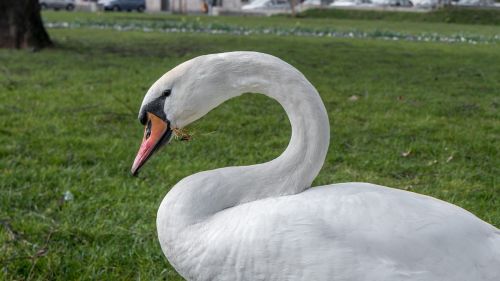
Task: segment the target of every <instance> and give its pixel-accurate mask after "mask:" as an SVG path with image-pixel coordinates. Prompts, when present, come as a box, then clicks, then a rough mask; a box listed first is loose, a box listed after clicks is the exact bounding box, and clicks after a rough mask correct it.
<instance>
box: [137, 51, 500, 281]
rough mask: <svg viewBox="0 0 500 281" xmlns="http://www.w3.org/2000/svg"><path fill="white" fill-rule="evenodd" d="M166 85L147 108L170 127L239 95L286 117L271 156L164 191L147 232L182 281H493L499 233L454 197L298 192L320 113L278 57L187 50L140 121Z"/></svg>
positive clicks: (354, 190) (316, 161)
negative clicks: (158, 105)
mask: <svg viewBox="0 0 500 281" xmlns="http://www.w3.org/2000/svg"><path fill="white" fill-rule="evenodd" d="M165 89H171V92H172V96H171V97H167V98H166V99H164V100H165V101H164V104H163V108H162V109H163V111H164V112H160V113H158V114H156V115H161V114H163V115H164V116H165V118H162V119H164V121H165V122H166V123H168V124H169V126H171V127H173V128H177V127H184V126H185V125H187V124H189V123H191V122H193V121H195V120H196V119H198V118H200V117H201V116H203V115H204V114H206V113H207V112H208V111H210V110H211V109H213V108H214V107H216V106H217V105H219V104H220V103H222V102H224V101H225V100H227V99H229V98H232V97H234V96H238V95H240V94H242V93H245V92H258V93H262V94H265V95H267V96H270V97H271V98H274V99H276V100H277V101H278V102H279V103H280V104H281V105H282V106H283V107H284V109H285V111H286V113H287V114H288V117H289V118H290V123H291V125H292V138H291V141H290V144H289V146H288V147H287V149H286V151H285V152H284V153H283V154H282V155H281V156H280V157H278V158H276V159H274V160H272V161H270V162H267V163H263V164H258V165H253V166H246V167H228V168H222V169H217V170H213V171H206V172H201V173H198V174H194V175H191V176H189V177H187V178H185V179H183V180H181V181H180V182H179V183H178V184H177V185H176V186H174V187H173V188H172V190H171V191H170V192H169V193H168V194H167V196H166V197H165V198H164V200H163V202H162V204H161V206H160V208H159V210H158V216H157V228H158V237H159V240H160V244H161V247H162V250H163V252H164V253H165V255H166V256H167V258H168V260H169V261H170V263H171V264H172V265H173V266H174V267H175V269H176V270H177V271H178V272H179V273H180V274H181V275H182V276H183V277H185V278H186V279H188V280H228V281H229V280H231V281H233V280H287V281H291V280H334V281H335V280H343V281H376V280H381V281H396V280H398V281H400V280H422V281H423V280H425V281H438V280H439V281H441V280H443V281H445V280H450V281H452V280H453V281H459V280H463V281H471V280H484V281H498V280H500V231H499V230H498V229H496V228H495V227H493V226H491V225H489V224H487V223H486V222H483V221H481V220H480V219H478V218H477V217H475V216H474V215H472V214H471V213H469V212H467V211H465V210H463V209H461V208H459V207H457V206H455V205H452V204H449V203H446V202H443V201H440V200H437V199H434V198H432V197H427V196H423V195H419V194H416V193H411V192H406V191H401V190H397V189H392V188H388V187H382V186H377V185H373V184H368V183H344V184H334V185H328V186H322V187H315V188H311V189H308V188H309V187H310V185H311V183H312V181H313V179H314V178H315V177H316V175H317V173H318V172H319V170H320V169H321V166H322V164H323V161H324V159H325V155H326V152H327V148H328V143H329V124H328V118H327V114H326V110H325V108H324V105H323V103H322V101H321V99H320V97H319V95H318V93H317V92H316V90H315V89H314V87H313V86H312V85H311V84H310V83H309V82H308V81H307V80H306V79H305V77H304V76H303V75H302V74H301V73H300V72H298V71H297V70H296V69H295V68H293V67H292V66H290V65H288V64H286V63H285V62H283V61H281V60H279V59H277V58H275V57H272V56H269V55H265V54H260V53H253V52H233V53H225V54H216V55H208V56H203V57H198V58H195V59H193V60H191V61H188V62H186V63H184V64H182V65H180V66H178V67H176V68H175V69H173V70H172V71H170V72H168V73H167V74H165V75H164V76H163V77H162V78H160V79H159V80H158V81H157V82H156V83H155V84H154V85H153V86H152V87H151V89H150V90H149V92H148V94H147V95H146V98H145V99H144V102H143V106H142V108H141V119H144V118H145V117H144V114H145V112H148V108H152V107H151V106H150V105H151V104H155V101H156V100H157V99H159V98H161V93H162V91H164V90H165ZM175 95H177V96H175ZM160 123H161V122H160ZM168 128H169V127H167V129H164V131H165V130H166V132H167V133H168ZM167 133H165V134H167ZM153 134H154V132H153ZM145 142H148V140H147V137H145ZM150 142H153V141H150ZM143 146H144V147H146V148H142V147H141V151H143V150H144V151H146V152H144V153H146V154H147V155H146V156H148V155H149V153H151V152H150V151H151V149H149V146H150V145H149V144H148V145H143ZM148 149H149V150H148ZM141 151H140V153H139V154H141V153H142V152H141ZM139 158H140V157H139V156H138V159H139ZM143 158H144V157H143ZM145 159H147V157H146V158H145ZM144 161H145V160H142V158H141V159H140V160H136V162H137V163H134V168H133V172H136V171H137V169H138V167H140V166H141V165H142V164H143V163H144Z"/></svg>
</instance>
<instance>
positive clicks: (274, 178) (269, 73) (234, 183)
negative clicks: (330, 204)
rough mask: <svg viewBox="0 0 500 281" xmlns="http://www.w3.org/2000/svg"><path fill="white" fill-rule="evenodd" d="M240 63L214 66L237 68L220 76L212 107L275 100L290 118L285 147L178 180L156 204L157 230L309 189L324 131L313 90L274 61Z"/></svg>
mask: <svg viewBox="0 0 500 281" xmlns="http://www.w3.org/2000/svg"><path fill="white" fill-rule="evenodd" d="M245 59H246V57H245V56H241V55H240V56H237V57H232V58H228V59H227V60H222V62H220V60H219V61H218V64H216V66H215V67H217V68H219V69H221V68H220V67H221V65H220V64H223V63H229V62H231V64H234V63H235V60H236V61H237V62H238V68H237V69H233V70H234V71H232V72H231V73H226V74H225V75H226V76H225V77H224V79H223V80H224V81H230V82H226V83H225V85H224V87H225V88H226V89H225V90H226V91H225V94H224V98H223V99H221V100H220V101H219V102H217V103H218V104H220V103H222V102H223V101H225V100H227V99H229V98H232V97H235V96H239V95H241V94H242V93H246V92H254V93H261V94H264V95H266V96H269V97H271V98H273V99H275V100H276V101H278V102H279V103H280V104H281V105H282V106H283V108H284V109H285V112H286V114H287V115H288V118H289V119H290V124H291V127H292V136H291V140H290V143H289V145H288V147H287V148H286V150H285V151H284V152H283V153H282V154H281V155H280V156H279V157H278V158H276V159H274V160H272V161H269V162H266V163H263V164H257V165H252V166H240V167H226V168H221V169H216V170H212V171H206V172H201V173H198V174H194V175H191V176H189V177H187V178H185V179H183V180H182V181H180V182H179V183H178V184H177V185H176V186H175V187H174V188H172V190H171V191H170V192H169V193H168V194H167V196H166V197H165V199H164V201H163V202H162V206H160V210H159V214H158V215H159V216H158V219H159V222H158V223H159V224H158V227H167V225H170V226H173V225H177V226H181V225H184V226H187V225H191V224H195V223H199V222H202V221H204V220H205V219H207V218H208V217H210V216H211V215H214V214H215V213H217V212H219V211H221V210H224V209H226V208H231V207H234V206H237V205H240V204H244V203H247V202H251V201H255V200H259V199H263V198H268V197H277V196H283V195H290V194H296V193H299V192H301V191H303V190H304V189H306V188H308V187H310V186H311V183H312V181H313V180H314V178H315V177H316V176H317V174H318V173H319V171H320V169H321V167H322V165H323V162H324V160H325V156H326V153H327V150H328V144H329V138H330V131H329V123H328V115H327V113H326V110H325V107H324V105H323V102H322V101H321V98H320V96H319V94H318V92H317V91H316V89H315V88H314V87H313V86H312V85H311V83H309V81H307V79H306V78H305V77H304V76H303V75H302V74H301V73H300V72H299V71H298V70H296V69H295V68H293V67H292V66H290V65H289V64H287V63H285V62H283V61H281V60H279V59H277V58H275V57H271V56H264V57H262V58H255V57H254V56H253V57H251V58H248V59H247V60H248V61H245ZM238 60H239V61H238ZM256 65H257V66H258V68H256ZM222 69H225V68H222ZM260 70H265V71H260ZM218 104H217V105H218ZM214 106H216V105H214ZM162 210H164V211H165V214H163V213H162ZM160 216H165V217H164V218H160ZM163 219H164V220H165V221H163V222H160V220H163Z"/></svg>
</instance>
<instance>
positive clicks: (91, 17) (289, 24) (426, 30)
mask: <svg viewBox="0 0 500 281" xmlns="http://www.w3.org/2000/svg"><path fill="white" fill-rule="evenodd" d="M43 18H44V20H45V21H46V22H68V23H82V24H91V23H112V24H115V23H116V24H120V23H136V24H150V25H165V24H172V25H175V24H179V25H183V26H201V27H221V28H223V29H224V28H253V29H259V28H269V27H272V28H276V29H294V28H303V29H308V30H325V29H335V30H338V31H362V32H384V31H391V32H400V33H405V34H411V35H420V34H438V35H456V34H464V35H470V36H486V37H493V36H496V37H499V38H500V29H499V28H498V26H495V25H466V24H447V23H429V22H408V21H399V22H398V23H397V24H395V22H394V21H391V20H376V21H374V20H357V19H336V18H295V19H293V18H284V17H208V16H184V15H164V14H138V13H84V12H81V13H78V12H75V13H62V12H53V11H46V12H44V13H43Z"/></svg>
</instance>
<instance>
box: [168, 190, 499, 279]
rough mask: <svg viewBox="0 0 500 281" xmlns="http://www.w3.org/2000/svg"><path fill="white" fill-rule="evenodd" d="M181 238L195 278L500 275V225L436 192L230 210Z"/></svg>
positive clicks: (361, 194)
mask: <svg viewBox="0 0 500 281" xmlns="http://www.w3.org/2000/svg"><path fill="white" fill-rule="evenodd" d="M179 237H182V238H181V239H180V240H179V241H177V242H178V243H176V248H175V251H173V252H179V253H182V256H168V253H167V256H168V258H169V260H170V261H171V262H173V263H174V264H176V265H177V266H176V267H177V268H186V269H188V270H187V271H186V272H181V274H182V275H183V276H186V277H188V278H192V280H345V281H351V280H352V281H354V280H356V281H363V280H366V281H375V280H381V281H382V280H383V281H392V280H394V281H396V280H397V281H401V280H412V281H415V280H422V281H424V280H425V281H435V280H450V281H451V280H453V281H460V280H464V281H470V280H485V281H486V280H487V281H497V280H500V233H499V232H498V230H497V229H496V228H494V227H492V226H491V225H489V224H487V223H485V222H483V221H481V220H480V219H478V218H477V217H475V216H474V215H473V214H471V213H469V212H467V211H465V210H464V209H461V208H459V207H457V206H454V205H452V204H449V203H446V202H443V201H440V200H437V199H434V198H432V197H428V196H423V195H419V194H416V193H411V192H405V191H401V190H397V189H392V188H387V187H381V186H377V185H373V184H366V183H346V184H335V185H329V186H323V187H316V188H312V189H309V190H307V191H305V192H303V193H300V194H297V195H292V196H284V197H276V198H268V199H264V200H259V201H254V202H250V203H247V204H243V205H240V206H237V207H233V208H229V209H226V210H224V211H221V212H219V213H217V214H215V215H214V216H213V217H212V218H210V219H208V220H206V221H205V222H203V223H200V224H198V225H196V226H193V227H191V228H189V229H188V230H187V231H185V233H179ZM160 239H161V233H160ZM183 241H185V242H184V243H183ZM187 241H189V242H187Z"/></svg>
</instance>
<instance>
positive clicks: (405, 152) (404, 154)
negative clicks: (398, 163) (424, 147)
mask: <svg viewBox="0 0 500 281" xmlns="http://www.w3.org/2000/svg"><path fill="white" fill-rule="evenodd" d="M410 154H411V149H410V150H408V151H403V152H402V153H401V156H403V157H408V156H410Z"/></svg>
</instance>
